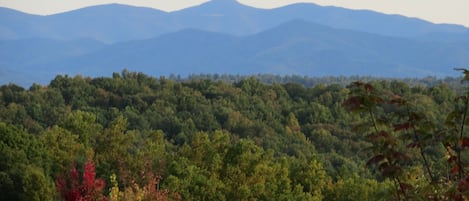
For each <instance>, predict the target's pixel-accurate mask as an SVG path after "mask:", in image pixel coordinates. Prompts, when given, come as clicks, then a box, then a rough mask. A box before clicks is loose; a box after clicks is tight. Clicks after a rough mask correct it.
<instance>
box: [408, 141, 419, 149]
mask: <svg viewBox="0 0 469 201" xmlns="http://www.w3.org/2000/svg"><path fill="white" fill-rule="evenodd" d="M416 147H420V143H418V142H412V143H410V144H408V145H407V148H416Z"/></svg>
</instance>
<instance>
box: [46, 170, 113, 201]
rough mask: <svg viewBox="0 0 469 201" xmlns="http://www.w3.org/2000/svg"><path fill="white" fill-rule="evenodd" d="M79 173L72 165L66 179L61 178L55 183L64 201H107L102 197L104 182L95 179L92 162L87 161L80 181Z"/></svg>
mask: <svg viewBox="0 0 469 201" xmlns="http://www.w3.org/2000/svg"><path fill="white" fill-rule="evenodd" d="M79 175H80V173H79V172H78V170H77V168H76V165H74V166H73V167H72V168H71V169H70V172H69V174H68V177H64V176H61V177H59V178H58V179H57V180H56V181H55V184H56V186H57V190H58V191H59V193H60V195H61V196H62V199H63V200H65V201H107V198H106V196H104V195H103V190H104V187H105V182H104V180H102V179H96V172H95V166H94V163H93V162H92V161H87V162H86V163H85V165H84V168H83V175H82V178H81V181H80V176H79Z"/></svg>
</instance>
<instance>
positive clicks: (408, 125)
mask: <svg viewBox="0 0 469 201" xmlns="http://www.w3.org/2000/svg"><path fill="white" fill-rule="evenodd" d="M411 127H412V124H411V123H410V122H406V123H403V124H396V125H394V131H401V130H409V129H410V128H411Z"/></svg>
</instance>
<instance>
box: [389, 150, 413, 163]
mask: <svg viewBox="0 0 469 201" xmlns="http://www.w3.org/2000/svg"><path fill="white" fill-rule="evenodd" d="M392 157H393V158H394V159H395V160H397V161H408V160H410V157H409V156H407V155H406V154H404V153H401V152H395V153H394V154H393V155H392Z"/></svg>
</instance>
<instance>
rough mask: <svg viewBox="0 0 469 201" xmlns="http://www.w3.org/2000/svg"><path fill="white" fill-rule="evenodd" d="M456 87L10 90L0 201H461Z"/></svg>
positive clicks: (466, 193)
mask: <svg viewBox="0 0 469 201" xmlns="http://www.w3.org/2000/svg"><path fill="white" fill-rule="evenodd" d="M463 73H465V74H463V77H459V78H441V79H440V78H432V77H429V78H421V79H384V78H383V79H380V78H370V77H324V78H308V77H302V76H296V77H295V76H285V77H281V76H273V75H257V76H251V77H248V76H230V75H192V76H189V77H188V78H186V79H182V78H180V77H178V76H170V77H168V78H165V77H159V78H155V77H151V76H149V75H146V74H144V73H138V72H129V71H127V70H123V71H122V72H121V73H113V74H112V76H111V77H95V78H91V77H84V76H79V75H77V76H73V77H71V76H67V75H57V76H56V77H55V78H54V79H53V80H52V81H50V83H49V84H48V85H47V86H42V85H38V84H33V85H32V86H30V87H29V88H24V87H22V86H19V85H16V84H14V83H10V84H7V85H3V86H0V200H25V201H26V200H27V201H32V200H57V201H59V200H64V201H78V200H84V201H97V200H100V201H101V200H107V201H121V200H122V201H124V200H135V201H167V200H168V201H170V200H171V201H172V200H194V201H195V200H197V201H199V200H214V201H223V200H226V201H231V200H233V201H248V200H249V201H254V200H266V201H267V200H269V201H270V200H285V201H287V200H301V201H308V200H310V201H316V200H329V201H346V200H350V201H352V200H364V201H366V200H373V201H374V200H457V201H459V200H468V199H469V168H468V166H467V165H468V164H469V152H468V151H467V150H469V149H468V148H469V134H468V133H467V128H466V129H465V128H464V126H465V125H467V124H469V118H466V115H467V110H468V105H469V104H468V102H469V94H468V91H467V90H466V88H465V87H466V86H465V82H466V81H468V80H469V73H468V72H467V71H463Z"/></svg>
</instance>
